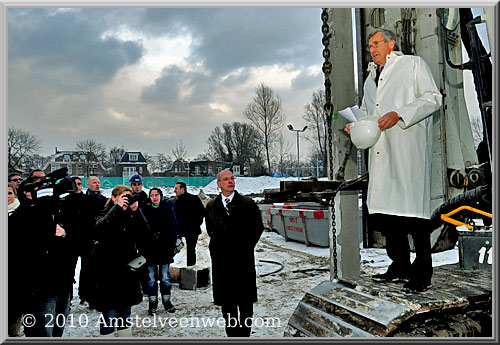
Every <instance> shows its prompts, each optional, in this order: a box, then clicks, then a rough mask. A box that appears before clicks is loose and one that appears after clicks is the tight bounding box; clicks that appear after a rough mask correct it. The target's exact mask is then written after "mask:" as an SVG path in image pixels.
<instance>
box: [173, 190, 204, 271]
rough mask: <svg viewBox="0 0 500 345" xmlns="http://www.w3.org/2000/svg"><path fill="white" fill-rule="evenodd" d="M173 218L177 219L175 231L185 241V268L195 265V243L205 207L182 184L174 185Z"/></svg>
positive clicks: (199, 231)
mask: <svg viewBox="0 0 500 345" xmlns="http://www.w3.org/2000/svg"><path fill="white" fill-rule="evenodd" d="M174 191H175V194H176V195H177V201H176V202H175V216H176V218H177V231H178V233H179V236H180V237H184V238H185V240H186V247H187V248H186V249H187V266H193V265H196V243H197V242H198V236H199V235H200V234H201V230H200V225H201V224H202V223H203V218H205V207H204V206H203V203H202V202H201V200H200V198H198V196H196V195H193V194H190V193H188V192H187V191H186V184H185V183H184V182H177V183H176V184H175V189H174Z"/></svg>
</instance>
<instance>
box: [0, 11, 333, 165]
mask: <svg viewBox="0 0 500 345" xmlns="http://www.w3.org/2000/svg"><path fill="white" fill-rule="evenodd" d="M320 15H321V9H320V8H263V9H259V8H232V9H227V8H205V9H195V8H189V9H184V8H109V9H105V8H94V9H92V8H71V9H57V8H17V9H13V8H9V9H8V75H9V78H8V114H9V117H8V126H9V127H11V126H14V127H18V128H23V129H25V130H28V131H29V132H31V133H32V134H34V135H36V136H37V137H39V138H40V139H41V141H42V146H43V149H42V152H41V153H42V154H43V155H48V154H52V153H53V152H54V149H55V147H56V146H57V148H58V149H59V150H67V149H72V148H73V147H74V145H75V143H76V142H77V141H79V140H85V139H95V140H96V141H98V142H101V143H103V144H104V145H105V146H106V147H107V148H108V149H109V148H111V147H113V146H120V145H122V144H123V145H124V146H125V147H126V148H127V149H128V150H129V151H135V150H140V151H143V152H147V153H150V154H155V153H157V152H162V153H165V154H169V155H171V150H172V149H173V148H174V147H175V145H176V144H177V143H179V141H180V140H182V142H183V143H184V145H185V146H186V148H187V151H188V155H189V158H194V157H195V156H196V155H198V154H200V153H203V152H204V151H205V150H206V148H207V138H208V136H209V135H210V133H211V131H212V129H213V128H214V127H215V126H220V125H222V124H223V123H224V122H233V121H246V119H245V118H244V117H243V110H244V108H245V106H246V105H247V104H248V103H249V102H250V101H251V100H252V98H253V97H254V95H255V87H256V86H258V85H259V84H260V83H265V84H266V85H267V86H270V87H271V88H273V90H274V91H275V92H276V93H278V94H279V95H280V96H281V98H282V101H283V113H284V114H285V116H286V118H287V123H288V122H289V123H292V124H293V125H294V126H295V127H296V128H299V127H301V126H303V125H304V124H305V123H304V121H303V120H302V114H303V112H304V105H305V104H306V103H309V102H310V100H311V95H312V93H313V91H315V90H317V89H320V88H322V87H323V81H324V77H323V74H322V72H321V64H322V62H323V57H322V55H321V52H322V49H323V46H322V43H321V38H322V33H321V17H320ZM287 132H288V133H287ZM287 132H284V133H285V134H286V135H287V138H288V139H289V140H290V142H291V143H292V144H293V146H292V147H294V145H295V136H294V134H293V133H291V132H289V131H287Z"/></svg>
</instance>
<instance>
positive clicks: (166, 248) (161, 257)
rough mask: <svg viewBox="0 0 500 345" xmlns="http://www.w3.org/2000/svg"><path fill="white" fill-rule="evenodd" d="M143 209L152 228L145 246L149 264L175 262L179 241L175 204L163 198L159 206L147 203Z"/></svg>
mask: <svg viewBox="0 0 500 345" xmlns="http://www.w3.org/2000/svg"><path fill="white" fill-rule="evenodd" d="M141 211H142V213H143V214H144V217H145V218H146V220H147V221H148V224H149V228H150V232H149V236H148V238H147V240H146V244H145V246H144V256H145V257H146V260H147V264H148V265H164V264H169V263H172V262H174V248H175V242H176V241H177V221H176V218H175V213H174V204H173V203H172V202H171V201H169V200H162V201H161V202H160V205H159V206H158V208H154V207H153V205H152V204H147V205H146V206H144V207H143V208H142V209H141Z"/></svg>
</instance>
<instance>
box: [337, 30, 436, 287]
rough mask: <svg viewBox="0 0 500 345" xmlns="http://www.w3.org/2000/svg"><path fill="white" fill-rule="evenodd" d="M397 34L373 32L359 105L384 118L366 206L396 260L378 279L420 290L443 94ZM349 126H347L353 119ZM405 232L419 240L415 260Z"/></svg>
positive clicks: (427, 256)
mask: <svg viewBox="0 0 500 345" xmlns="http://www.w3.org/2000/svg"><path fill="white" fill-rule="evenodd" d="M396 39H397V38H396V35H395V34H394V33H393V32H392V31H389V30H385V29H380V30H376V31H375V32H373V33H372V34H371V35H370V36H369V47H370V54H371V56H372V59H373V62H370V64H369V66H368V70H369V72H370V73H369V75H368V78H367V79H366V81H365V84H364V96H363V101H362V105H361V109H362V110H363V111H364V112H366V113H367V114H368V115H375V116H377V117H379V120H378V123H379V128H380V130H381V131H382V133H381V135H380V138H379V140H378V141H377V143H375V144H374V145H373V146H372V147H371V148H370V149H369V158H368V171H369V183H368V194H367V207H368V212H369V214H370V218H369V224H377V226H379V227H381V228H380V230H381V231H382V232H383V233H384V234H385V236H386V249H387V255H388V256H389V258H390V259H391V260H392V263H391V265H390V266H389V268H388V270H387V272H386V273H384V274H378V275H375V276H373V279H374V280H376V281H381V282H388V281H400V282H406V284H405V285H404V289H405V290H406V291H418V292H420V291H425V290H427V289H428V288H430V286H431V277H432V257H431V245H430V231H431V229H430V227H429V225H428V223H429V219H430V215H431V209H430V201H431V197H430V188H431V162H432V113H434V112H435V111H436V110H438V109H439V108H440V107H441V98H442V96H441V94H440V92H439V89H438V88H437V87H436V84H435V82H434V79H433V77H432V74H431V71H430V69H429V67H428V66H427V64H426V63H425V61H424V60H423V59H422V58H420V57H418V56H413V55H403V54H402V53H401V52H399V51H397V44H396ZM345 130H346V131H347V132H348V133H349V124H348V125H346V128H345ZM408 234H410V235H411V236H412V238H413V242H414V245H415V252H416V259H415V260H414V262H413V264H412V263H411V261H410V248H409V243H408Z"/></svg>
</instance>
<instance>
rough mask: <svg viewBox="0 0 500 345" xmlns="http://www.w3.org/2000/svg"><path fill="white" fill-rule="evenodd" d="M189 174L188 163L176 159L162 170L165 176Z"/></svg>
mask: <svg viewBox="0 0 500 345" xmlns="http://www.w3.org/2000/svg"><path fill="white" fill-rule="evenodd" d="M188 175H189V163H187V162H183V161H181V160H180V159H177V160H175V161H173V162H172V163H170V164H169V165H168V167H167V169H166V170H165V172H164V176H165V177H169V176H188Z"/></svg>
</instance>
